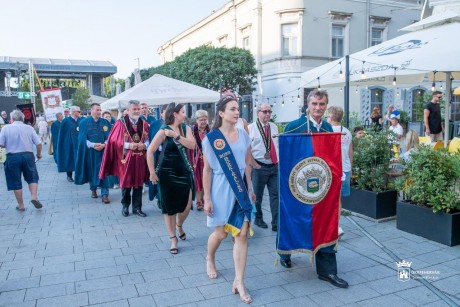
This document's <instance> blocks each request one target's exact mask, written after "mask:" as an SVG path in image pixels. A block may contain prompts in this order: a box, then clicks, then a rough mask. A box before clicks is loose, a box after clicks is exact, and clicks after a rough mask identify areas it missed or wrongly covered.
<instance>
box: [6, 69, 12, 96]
mask: <svg viewBox="0 0 460 307" xmlns="http://www.w3.org/2000/svg"><path fill="white" fill-rule="evenodd" d="M10 80H11V71H7V72H6V91H7V92H8V94H9V92H10V90H11V89H10Z"/></svg>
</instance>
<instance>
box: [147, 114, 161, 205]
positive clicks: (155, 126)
mask: <svg viewBox="0 0 460 307" xmlns="http://www.w3.org/2000/svg"><path fill="white" fill-rule="evenodd" d="M163 124H164V121H163V119H161V118H160V119H157V120H156V121H154V122H153V123H152V124H151V125H150V127H149V140H150V143H151V142H152V140H153V138H154V137H155V135H156V134H157V133H158V131H160V127H161V126H162V125H163ZM153 156H154V158H155V159H154V160H155V168H156V167H157V163H158V159H159V158H160V151H159V150H157V151H155V152H154V153H153ZM157 194H158V186H157V185H156V184H153V183H152V182H151V181H150V180H149V200H154V199H155V196H157Z"/></svg>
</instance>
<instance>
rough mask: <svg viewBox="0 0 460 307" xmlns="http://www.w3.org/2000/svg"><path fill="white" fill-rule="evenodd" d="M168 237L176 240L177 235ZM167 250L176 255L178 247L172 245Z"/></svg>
mask: <svg viewBox="0 0 460 307" xmlns="http://www.w3.org/2000/svg"><path fill="white" fill-rule="evenodd" d="M169 239H176V241H177V237H176V236H174V237H169ZM169 252H170V253H171V254H173V255H177V254H178V253H179V249H178V248H177V247H173V248H170V249H169Z"/></svg>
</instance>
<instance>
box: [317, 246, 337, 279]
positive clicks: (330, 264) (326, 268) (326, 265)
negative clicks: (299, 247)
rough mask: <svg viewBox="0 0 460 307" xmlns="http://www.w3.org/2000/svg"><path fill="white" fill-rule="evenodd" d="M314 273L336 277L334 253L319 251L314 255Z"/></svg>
mask: <svg viewBox="0 0 460 307" xmlns="http://www.w3.org/2000/svg"><path fill="white" fill-rule="evenodd" d="M315 262H316V273H317V274H318V275H329V274H334V275H337V259H336V254H335V253H325V252H322V251H321V250H319V251H318V252H317V253H316V255H315Z"/></svg>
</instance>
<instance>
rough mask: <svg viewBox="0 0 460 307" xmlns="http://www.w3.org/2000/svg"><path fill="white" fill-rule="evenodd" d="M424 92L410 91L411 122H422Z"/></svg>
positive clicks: (418, 90) (420, 90)
mask: <svg viewBox="0 0 460 307" xmlns="http://www.w3.org/2000/svg"><path fill="white" fill-rule="evenodd" d="M424 96H425V90H422V89H415V90H413V91H412V121H413V122H421V121H423V110H424V109H425V99H424Z"/></svg>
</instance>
